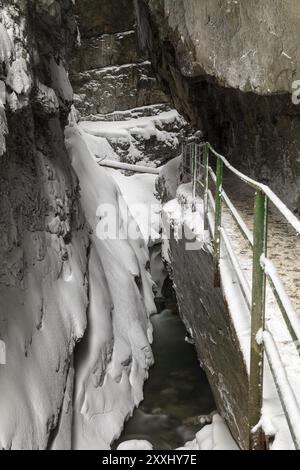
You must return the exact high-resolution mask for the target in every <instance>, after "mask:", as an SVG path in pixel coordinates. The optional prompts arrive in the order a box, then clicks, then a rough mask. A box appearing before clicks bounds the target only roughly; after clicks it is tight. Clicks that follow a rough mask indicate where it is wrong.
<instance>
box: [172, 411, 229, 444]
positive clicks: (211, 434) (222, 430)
mask: <svg viewBox="0 0 300 470" xmlns="http://www.w3.org/2000/svg"><path fill="white" fill-rule="evenodd" d="M179 450H196V451H197V450H238V446H237V445H236V443H235V441H234V440H233V438H232V436H231V434H230V432H229V431H228V428H227V426H226V424H225V423H224V421H223V419H222V418H221V416H219V415H217V414H216V415H215V416H214V418H213V422H212V424H208V425H206V426H204V428H202V429H201V431H199V432H198V434H197V435H196V439H195V440H194V441H191V442H188V443H187V444H186V445H185V447H183V448H182V449H179Z"/></svg>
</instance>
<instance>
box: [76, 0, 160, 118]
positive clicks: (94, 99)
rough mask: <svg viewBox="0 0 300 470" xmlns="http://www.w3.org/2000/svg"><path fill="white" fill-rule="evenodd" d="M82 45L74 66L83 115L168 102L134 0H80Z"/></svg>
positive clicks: (77, 104)
mask: <svg viewBox="0 0 300 470" xmlns="http://www.w3.org/2000/svg"><path fill="white" fill-rule="evenodd" d="M77 10H78V20H79V28H80V33H81V39H80V44H78V47H77V50H76V51H75V56H74V60H73V61H72V64H71V69H72V75H71V81H72V84H73V87H74V92H75V105H76V107H77V109H78V110H79V111H80V112H81V114H82V115H83V116H87V115H89V114H97V113H100V114H107V113H111V112H114V111H124V110H127V109H132V108H136V107H141V106H149V105H152V104H158V103H166V102H167V98H166V96H165V95H164V93H163V92H162V90H161V88H160V86H159V84H158V82H157V80H156V77H155V75H154V73H153V70H152V67H151V64H150V62H149V61H148V60H147V58H148V54H147V53H142V52H141V51H140V49H139V45H138V40H137V34H136V28H135V22H136V19H135V11H134V5H133V1H132V0H122V1H121V2H120V1H117V0H113V1H106V0H105V1H102V2H101V3H100V2H98V1H95V0H94V1H93V0H92V1H89V2H86V1H79V2H78V3H77Z"/></svg>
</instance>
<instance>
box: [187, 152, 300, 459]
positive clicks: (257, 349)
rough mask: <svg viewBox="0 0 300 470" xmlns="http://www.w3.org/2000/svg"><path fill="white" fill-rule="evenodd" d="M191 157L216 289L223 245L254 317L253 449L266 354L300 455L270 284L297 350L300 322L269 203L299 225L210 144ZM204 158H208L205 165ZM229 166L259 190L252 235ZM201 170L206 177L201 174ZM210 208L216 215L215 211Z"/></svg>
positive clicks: (296, 414)
mask: <svg viewBox="0 0 300 470" xmlns="http://www.w3.org/2000/svg"><path fill="white" fill-rule="evenodd" d="M187 152H190V153H189V154H190V158H191V159H192V165H191V177H192V187H193V197H194V198H196V191H197V185H200V187H201V188H202V194H203V206H204V229H205V230H210V231H211V235H212V238H213V247H214V250H213V252H214V253H213V267H214V285H215V287H220V285H221V274H220V258H221V247H222V242H223V243H224V245H225V248H226V251H227V253H228V255H229V258H230V260H231V262H232V265H233V268H234V269H235V272H236V275H237V279H238V282H239V285H240V288H241V292H242V294H243V296H244V299H245V301H246V304H247V305H248V307H249V310H250V313H251V346H250V351H251V353H250V372H249V410H248V420H249V448H250V449H253V450H255V449H261V448H263V446H264V436H263V432H262V429H261V427H260V426H259V422H260V420H261V410H262V404H263V382H264V380H263V375H264V373H263V372H264V355H265V354H264V353H266V356H267V358H268V362H269V365H270V370H271V372H272V375H273V379H274V382H275V385H276V388H277V391H278V395H279V398H280V401H281V404H282V407H283V410H284V413H285V416H286V419H287V423H288V426H289V429H290V432H291V435H292V438H293V441H294V444H295V448H296V449H298V450H299V449H300V408H299V406H298V403H297V400H296V398H295V394H294V392H293V390H292V388H291V386H290V384H289V381H288V378H287V376H286V372H285V369H284V366H283V364H282V362H281V359H280V354H279V351H278V349H277V346H276V344H275V341H274V339H273V337H272V335H271V333H270V332H269V331H268V330H267V328H266V322H265V310H266V282H267V280H268V282H269V285H270V287H271V289H272V291H273V293H274V297H275V299H276V301H277V304H278V306H279V309H280V311H281V313H282V316H283V319H284V320H285V323H286V325H287V328H288V331H289V333H290V335H291V338H292V340H293V341H294V342H297V344H298V345H299V344H300V342H299V340H300V320H299V317H298V316H297V314H296V312H295V310H294V308H293V306H292V303H291V301H290V299H289V297H288V295H287V294H286V292H285V289H284V287H283V284H282V282H281V280H280V278H279V276H278V274H277V271H276V268H275V266H274V265H273V263H272V262H271V261H270V260H269V259H268V258H267V239H268V207H269V203H270V202H271V203H272V204H273V205H274V206H275V208H276V209H277V210H278V211H279V212H280V213H281V215H282V216H283V217H284V218H285V219H286V221H287V222H288V224H289V225H290V226H292V227H293V228H294V230H295V231H296V233H297V234H300V221H299V220H298V219H297V218H296V217H295V215H294V214H293V213H292V212H291V211H289V209H287V208H286V206H285V205H284V204H283V203H282V201H281V200H280V199H279V198H278V197H277V196H276V194H275V193H273V191H272V190H271V189H270V188H269V187H268V186H266V185H263V184H260V183H258V182H256V181H255V180H253V179H251V178H249V177H248V176H246V175H244V174H243V173H241V172H239V171H238V170H236V169H235V168H234V167H233V166H232V165H231V164H230V163H229V162H228V160H227V159H226V158H225V157H224V156H223V155H220V154H219V153H217V152H216V151H215V150H214V149H213V147H212V146H211V145H210V144H209V143H204V144H196V143H189V144H187V145H186V146H185V148H184V154H186V153H187ZM200 153H201V154H202V156H203V159H202V161H201V158H200ZM211 156H213V157H214V158H215V159H216V162H215V163H216V165H215V167H216V174H215V173H214V171H213V169H212V167H211V166H210V158H211ZM224 167H226V168H227V169H228V170H229V171H230V172H231V173H232V174H234V175H235V176H237V177H238V178H239V179H240V180H241V181H243V182H244V183H245V184H247V185H249V186H250V187H251V188H252V189H254V191H255V201H254V221H253V222H254V223H253V226H254V228H253V234H252V233H251V231H250V230H249V229H248V227H247V225H246V224H245V222H244V221H243V219H242V217H241V216H240V214H239V212H238V211H237V209H236V208H235V207H234V204H233V203H232V202H231V200H230V199H229V197H228V196H227V194H226V193H225V191H224V189H223V173H224ZM200 168H201V173H199V169H200ZM199 175H200V176H199ZM210 178H211V180H212V182H213V185H214V186H215V195H214V196H213V194H212V192H211V190H210ZM224 204H225V205H226V207H227V209H228V210H229V212H230V214H231V216H232V217H233V220H234V222H235V223H236V225H237V227H238V228H239V230H240V232H241V234H242V236H243V237H244V238H245V240H246V241H247V243H248V245H249V247H250V248H251V250H252V253H253V268H252V286H251V287H250V286H249V284H248V283H247V280H246V279H245V277H244V274H243V272H242V269H241V268H240V265H239V261H238V259H237V256H236V255H235V253H234V250H233V248H232V246H231V243H230V240H229V237H228V236H227V234H226V230H225V228H224V227H223V225H222V211H223V206H224ZM195 207H196V204H195ZM210 207H211V208H212V211H210ZM211 212H212V214H213V216H214V217H213V218H214V222H212V221H211V223H210V214H211ZM298 351H299V349H298ZM295 423H296V424H295Z"/></svg>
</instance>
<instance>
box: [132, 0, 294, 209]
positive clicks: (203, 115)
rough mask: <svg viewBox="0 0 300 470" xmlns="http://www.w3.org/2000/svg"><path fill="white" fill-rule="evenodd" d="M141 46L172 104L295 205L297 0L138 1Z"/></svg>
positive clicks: (242, 166) (234, 160)
mask: <svg viewBox="0 0 300 470" xmlns="http://www.w3.org/2000/svg"><path fill="white" fill-rule="evenodd" d="M136 5H137V7H138V25H139V29H138V30H139V38H140V44H141V47H145V48H146V49H147V50H149V51H150V53H151V60H152V64H153V66H154V68H155V70H156V71H157V72H158V73H159V74H160V77H161V80H162V82H163V83H164V84H165V87H166V90H168V93H169V94H170V95H171V96H172V99H173V100H174V103H175V105H176V108H177V109H178V110H179V111H180V112H182V113H183V114H184V115H185V116H187V117H188V119H189V120H190V121H191V122H192V123H193V125H194V126H197V127H198V128H200V129H202V130H203V131H204V133H205V138H206V139H208V140H209V141H210V142H211V143H212V144H213V145H215V146H216V148H217V150H219V151H221V152H223V153H224V154H226V155H228V158H229V159H230V160H231V162H232V163H233V164H234V165H235V166H237V167H238V168H239V169H242V170H244V171H245V172H247V173H248V174H251V175H253V176H254V177H256V178H258V179H259V180H261V181H262V182H265V183H267V184H269V185H270V186H272V188H273V189H274V190H275V191H276V192H277V193H278V194H279V195H280V196H281V197H282V198H283V199H284V201H285V202H286V203H288V204H289V205H290V207H291V208H292V209H294V210H295V211H297V212H299V207H300V206H299V181H300V167H299V151H298V148H299V145H300V141H299V136H300V132H299V115H300V106H296V105H294V104H293V103H292V95H291V92H292V82H293V81H294V80H297V79H299V77H300V71H299V64H300V58H299V48H297V46H296V44H297V43H298V42H299V41H298V39H299V22H300V16H299V14H300V12H299V3H298V2H297V1H295V0H289V1H288V2H284V3H282V2H273V1H268V2H264V3H263V4H262V2H258V1H256V0H253V1H250V2H241V1H234V2H233V1H226V2H223V3H222V5H220V2H217V1H206V0H202V1H197V0H192V1H189V0H176V1H175V2H173V1H172V2H169V1H161V0H137V1H136ZM287 25H288V26H287Z"/></svg>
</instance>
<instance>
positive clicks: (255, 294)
mask: <svg viewBox="0 0 300 470" xmlns="http://www.w3.org/2000/svg"><path fill="white" fill-rule="evenodd" d="M267 231H268V198H267V196H266V195H265V194H264V193H263V192H261V191H259V190H258V191H257V192H256V195H255V208H254V243H253V278H252V312H251V359H250V383H249V427H250V429H249V447H250V449H251V450H261V449H263V448H264V445H265V443H264V436H263V432H262V429H258V430H256V431H255V432H252V430H253V428H254V427H255V426H257V425H258V423H259V421H260V419H261V410H262V403H263V372H264V347H263V341H262V340H260V338H259V337H258V335H259V333H260V332H263V331H264V327H265V302H266V275H265V272H264V270H263V268H262V266H261V257H262V256H263V255H265V256H266V254H267V253H266V252H267Z"/></svg>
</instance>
